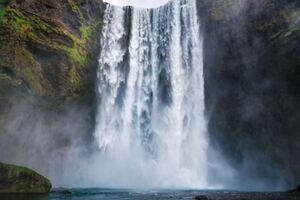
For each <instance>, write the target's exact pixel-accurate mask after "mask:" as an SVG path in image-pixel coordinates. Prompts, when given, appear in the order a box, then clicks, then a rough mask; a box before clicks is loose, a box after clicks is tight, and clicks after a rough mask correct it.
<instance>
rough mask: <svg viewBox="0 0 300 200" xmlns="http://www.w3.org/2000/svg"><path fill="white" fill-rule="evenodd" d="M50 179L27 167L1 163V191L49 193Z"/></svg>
mask: <svg viewBox="0 0 300 200" xmlns="http://www.w3.org/2000/svg"><path fill="white" fill-rule="evenodd" d="M50 189H51V183H50V181H49V180H48V179H47V178H45V177H43V176H42V175H40V174H38V173H36V172H35V171H33V170H30V169H28V168H26V167H20V166H16V165H8V164H3V163H0V193H39V194H42V193H48V192H49V191H50Z"/></svg>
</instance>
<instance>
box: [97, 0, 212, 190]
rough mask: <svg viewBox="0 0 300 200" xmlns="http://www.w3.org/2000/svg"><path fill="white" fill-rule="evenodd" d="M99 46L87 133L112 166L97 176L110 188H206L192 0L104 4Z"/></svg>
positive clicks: (200, 80) (199, 48)
mask: <svg viewBox="0 0 300 200" xmlns="http://www.w3.org/2000/svg"><path fill="white" fill-rule="evenodd" d="M101 46H102V48H101V49H102V50H101V55H100V59H99V70H98V74H97V76H98V80H97V88H98V110H97V121H96V129H95V134H94V135H95V138H96V141H97V144H98V146H99V149H101V156H103V157H105V158H106V159H105V163H104V164H103V165H105V166H106V167H107V168H109V169H110V170H111V173H110V175H105V177H106V178H105V179H103V180H106V181H107V182H110V183H107V184H108V185H110V186H112V185H113V186H117V187H120V186H121V187H122V186H123V187H152V188H153V187H154V188H174V187H177V188H204V187H207V177H206V174H207V164H206V163H207V158H206V157H207V156H206V155H207V152H206V151H207V146H208V139H207V137H206V128H205V127H206V123H205V118H204V109H205V107H204V80H203V56H202V50H203V44H202V36H201V34H200V22H199V19H198V14H197V9H196V0H181V1H180V0H175V1H172V2H170V3H168V4H167V5H165V6H163V7H160V8H156V9H137V8H128V7H127V8H125V7H124V8H122V7H116V6H112V5H108V6H107V9H106V14H105V17H104V27H103V32H102V39H101ZM99 171H100V170H99ZM99 173H103V171H102V172H99ZM116 177H118V178H116ZM117 179H118V181H117V182H118V183H115V182H114V181H116V180H117ZM110 180H111V181H110ZM104 184H105V183H104ZM114 184H115V185H114Z"/></svg>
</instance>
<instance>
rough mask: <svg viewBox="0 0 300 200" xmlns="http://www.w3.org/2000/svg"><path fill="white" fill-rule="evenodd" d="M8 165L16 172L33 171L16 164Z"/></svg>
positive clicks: (32, 172)
mask: <svg viewBox="0 0 300 200" xmlns="http://www.w3.org/2000/svg"><path fill="white" fill-rule="evenodd" d="M9 167H10V168H11V169H12V170H14V171H15V172H17V173H26V174H34V173H35V172H34V171H32V170H30V169H28V168H27V167H20V166H17V165H9Z"/></svg>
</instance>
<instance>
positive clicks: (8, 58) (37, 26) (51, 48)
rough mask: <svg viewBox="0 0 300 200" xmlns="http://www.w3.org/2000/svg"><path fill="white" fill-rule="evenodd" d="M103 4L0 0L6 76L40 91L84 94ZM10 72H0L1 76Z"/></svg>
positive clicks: (0, 53) (1, 65) (95, 0)
mask: <svg viewBox="0 0 300 200" xmlns="http://www.w3.org/2000/svg"><path fill="white" fill-rule="evenodd" d="M101 5H103V4H102V1H101V0H87V1H80V0H66V1H60V0H41V1H35V0H27V1H16V0H11V1H1V2H0V71H10V72H11V74H10V78H12V79H17V80H20V81H21V83H24V84H26V85H28V86H29V88H31V89H32V90H33V91H35V92H36V93H37V94H38V95H40V96H50V97H54V98H56V99H59V100H64V99H68V98H73V97H82V96H84V93H85V91H86V87H87V84H89V77H90V76H91V74H92V73H93V72H94V68H92V67H90V66H91V63H92V62H93V60H97V57H96V56H98V55H97V54H95V52H97V51H99V50H98V49H97V47H98V46H99V44H98V43H99V42H98V39H99V32H100V27H101V15H102V11H103V9H102V7H101ZM1 69H2V70H1ZM8 75H9V74H3V73H2V75H1V77H2V78H1V80H2V79H7V76H8ZM1 80H0V81H1Z"/></svg>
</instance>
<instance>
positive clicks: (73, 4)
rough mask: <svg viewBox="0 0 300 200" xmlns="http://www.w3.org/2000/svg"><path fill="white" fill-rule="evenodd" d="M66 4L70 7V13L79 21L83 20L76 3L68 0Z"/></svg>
mask: <svg viewBox="0 0 300 200" xmlns="http://www.w3.org/2000/svg"><path fill="white" fill-rule="evenodd" d="M68 4H69V5H70V7H71V9H72V11H73V12H74V13H76V14H77V15H78V16H79V18H80V19H83V15H82V12H81V10H80V8H79V7H78V5H77V3H76V2H75V1H73V0H68Z"/></svg>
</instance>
